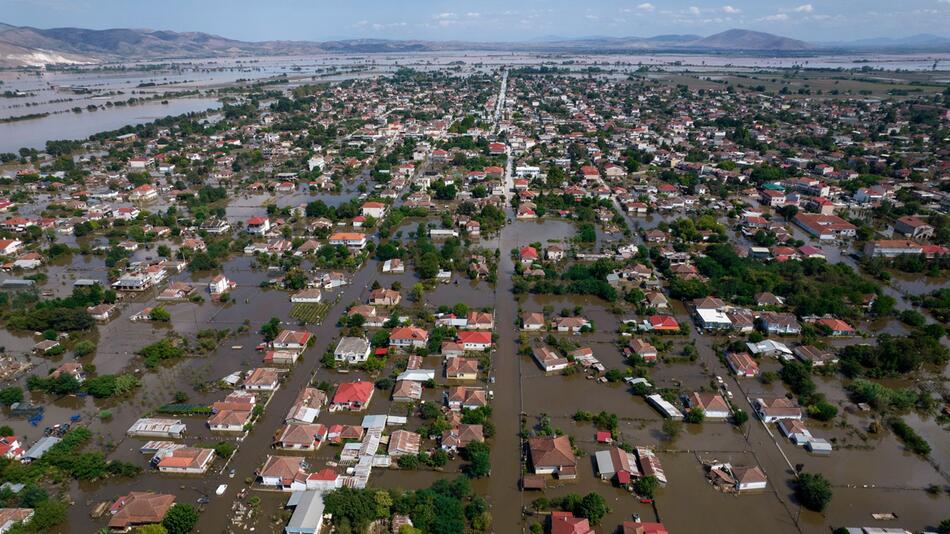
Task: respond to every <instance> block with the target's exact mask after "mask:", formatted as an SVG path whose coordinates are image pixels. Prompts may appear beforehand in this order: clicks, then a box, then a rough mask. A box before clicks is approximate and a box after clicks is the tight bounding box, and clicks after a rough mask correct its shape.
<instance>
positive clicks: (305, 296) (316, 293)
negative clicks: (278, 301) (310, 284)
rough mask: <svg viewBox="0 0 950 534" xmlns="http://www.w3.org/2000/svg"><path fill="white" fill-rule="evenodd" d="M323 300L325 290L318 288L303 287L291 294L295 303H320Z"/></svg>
mask: <svg viewBox="0 0 950 534" xmlns="http://www.w3.org/2000/svg"><path fill="white" fill-rule="evenodd" d="M322 300H323V292H321V291H320V290H319V289H318V288H315V287H314V288H310V289H303V290H301V291H298V292H296V293H294V294H293V295H291V296H290V302H293V303H294V304H319V303H320V301H322Z"/></svg>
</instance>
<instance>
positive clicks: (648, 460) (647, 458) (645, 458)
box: [636, 447, 666, 486]
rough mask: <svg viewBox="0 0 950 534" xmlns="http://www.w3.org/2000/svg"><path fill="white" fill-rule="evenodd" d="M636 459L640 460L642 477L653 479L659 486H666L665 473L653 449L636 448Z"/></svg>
mask: <svg viewBox="0 0 950 534" xmlns="http://www.w3.org/2000/svg"><path fill="white" fill-rule="evenodd" d="M636 451H637V458H639V459H640V473H641V474H642V475H643V476H644V477H653V478H655V479H656V480H657V482H659V483H660V485H661V486H665V485H666V472H665V471H664V470H663V464H662V463H660V457H659V456H657V455H656V453H655V452H654V451H653V449H649V448H647V447H637V448H636Z"/></svg>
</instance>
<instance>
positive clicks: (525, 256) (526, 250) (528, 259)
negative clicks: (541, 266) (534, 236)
mask: <svg viewBox="0 0 950 534" xmlns="http://www.w3.org/2000/svg"><path fill="white" fill-rule="evenodd" d="M518 257H519V258H521V264H522V265H524V266H525V267H528V266H530V265H531V264H532V263H534V262H536V261H538V249H536V248H534V247H532V246H530V245H529V246H524V247H521V248H519V249H518Z"/></svg>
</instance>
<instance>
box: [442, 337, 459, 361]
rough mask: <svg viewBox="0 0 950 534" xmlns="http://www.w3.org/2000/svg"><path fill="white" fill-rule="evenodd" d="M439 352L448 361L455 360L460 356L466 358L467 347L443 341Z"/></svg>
mask: <svg viewBox="0 0 950 534" xmlns="http://www.w3.org/2000/svg"><path fill="white" fill-rule="evenodd" d="M439 352H440V353H441V354H442V356H443V357H445V358H446V359H448V358H455V357H458V356H465V347H463V346H462V344H461V343H456V342H455V341H443V342H442V346H441V347H440V349H439Z"/></svg>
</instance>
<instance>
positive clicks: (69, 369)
mask: <svg viewBox="0 0 950 534" xmlns="http://www.w3.org/2000/svg"><path fill="white" fill-rule="evenodd" d="M63 374H67V375H71V376H72V377H73V378H75V379H76V382H79V383H80V384H82V383H83V382H85V381H86V374H85V373H84V372H83V368H82V364H81V363H79V362H65V363H63V364H62V365H60V366H59V367H57V368H56V369H54V370H53V372H52V373H50V375H49V377H50V378H53V379H56V378H59V377H60V376H62V375H63Z"/></svg>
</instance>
